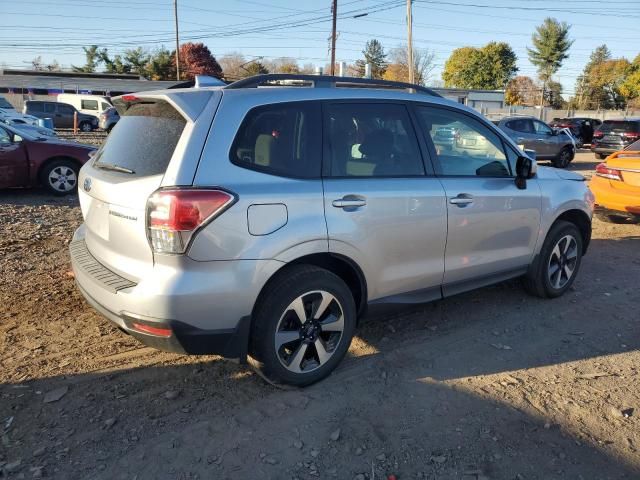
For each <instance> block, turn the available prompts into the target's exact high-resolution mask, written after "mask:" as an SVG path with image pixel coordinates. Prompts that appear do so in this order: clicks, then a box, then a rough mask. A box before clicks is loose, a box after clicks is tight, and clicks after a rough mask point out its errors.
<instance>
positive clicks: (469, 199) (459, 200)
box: [449, 193, 473, 207]
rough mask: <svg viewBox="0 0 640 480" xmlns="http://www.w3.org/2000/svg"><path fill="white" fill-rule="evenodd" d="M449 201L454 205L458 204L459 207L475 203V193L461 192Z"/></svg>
mask: <svg viewBox="0 0 640 480" xmlns="http://www.w3.org/2000/svg"><path fill="white" fill-rule="evenodd" d="M449 203H450V204H452V205H458V206H459V207H466V206H467V205H469V204H470V203H473V195H469V194H468V193H461V194H459V195H458V196H457V197H453V198H450V199H449Z"/></svg>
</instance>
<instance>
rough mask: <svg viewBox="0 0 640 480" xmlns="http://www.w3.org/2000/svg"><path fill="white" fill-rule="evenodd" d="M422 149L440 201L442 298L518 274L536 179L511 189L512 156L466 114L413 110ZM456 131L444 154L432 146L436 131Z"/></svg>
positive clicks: (534, 219) (531, 230) (529, 254)
mask: <svg viewBox="0 0 640 480" xmlns="http://www.w3.org/2000/svg"><path fill="white" fill-rule="evenodd" d="M416 116H417V117H418V119H419V121H420V124H421V129H422V131H423V132H424V134H425V137H426V140H427V142H429V145H430V148H431V151H432V155H431V157H432V158H433V159H434V168H435V173H436V175H437V176H438V178H439V180H440V181H441V182H442V185H443V186H444V189H445V192H446V196H447V212H448V220H447V231H448V233H447V247H446V251H445V258H444V263H445V265H444V282H443V283H444V285H443V292H444V294H445V295H451V294H455V293H458V292H460V291H464V290H467V289H470V288H475V287H477V286H481V285H484V284H489V283H493V282H495V281H496V280H498V279H500V278H508V277H510V276H513V275H517V274H520V273H524V271H525V270H526V268H527V266H528V265H529V263H530V262H531V260H532V258H533V252H534V249H535V244H536V240H537V237H538V230H539V227H540V210H541V194H540V188H539V186H538V183H537V180H535V179H532V180H529V181H528V182H527V188H526V189H524V190H520V189H518V188H517V187H516V185H515V181H514V174H513V170H514V168H515V161H516V159H517V152H516V150H515V149H512V148H511V147H510V146H509V145H508V144H506V142H503V141H502V140H501V138H500V136H499V135H498V134H497V132H496V131H494V130H493V129H492V127H490V126H489V125H487V124H485V123H484V122H482V121H481V120H479V119H478V118H476V117H475V116H472V114H468V113H466V112H461V111H459V110H453V109H448V108H444V107H434V106H418V107H416ZM454 124H455V125H458V129H459V131H460V132H461V134H460V136H459V139H458V141H457V142H456V144H455V145H454V147H453V148H452V149H450V150H441V149H438V148H437V147H436V145H435V144H434V143H433V142H431V139H432V138H433V135H434V132H435V131H436V130H437V129H438V128H440V127H443V126H447V125H454Z"/></svg>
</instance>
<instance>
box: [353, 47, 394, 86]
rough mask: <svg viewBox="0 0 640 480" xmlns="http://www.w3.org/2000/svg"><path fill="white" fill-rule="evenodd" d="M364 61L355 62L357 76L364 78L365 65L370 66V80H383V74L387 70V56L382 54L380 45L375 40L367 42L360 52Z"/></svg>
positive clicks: (382, 50)
mask: <svg viewBox="0 0 640 480" xmlns="http://www.w3.org/2000/svg"><path fill="white" fill-rule="evenodd" d="M362 55H363V56H364V59H361V60H356V71H357V76H359V77H364V74H365V68H366V67H365V66H366V64H367V63H370V64H371V78H383V76H384V72H385V70H386V69H387V61H386V59H387V54H386V53H384V48H383V47H382V44H381V43H380V42H379V41H378V40H376V39H375V38H374V39H372V40H369V41H368V42H367V43H366V45H365V47H364V50H362Z"/></svg>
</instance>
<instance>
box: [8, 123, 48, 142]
mask: <svg viewBox="0 0 640 480" xmlns="http://www.w3.org/2000/svg"><path fill="white" fill-rule="evenodd" d="M3 127H4V128H6V129H7V130H10V131H11V133H13V134H15V135H20V136H21V137H22V138H26V139H27V140H44V139H45V138H44V137H43V136H41V135H38V134H37V133H36V132H33V131H27V129H26V128H21V127H20V126H16V125H3Z"/></svg>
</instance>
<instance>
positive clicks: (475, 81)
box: [442, 42, 518, 90]
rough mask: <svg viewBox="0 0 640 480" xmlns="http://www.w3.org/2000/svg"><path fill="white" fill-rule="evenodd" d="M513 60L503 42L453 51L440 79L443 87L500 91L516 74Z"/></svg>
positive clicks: (512, 52)
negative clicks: (443, 84)
mask: <svg viewBox="0 0 640 480" xmlns="http://www.w3.org/2000/svg"><path fill="white" fill-rule="evenodd" d="M517 59H518V58H517V56H516V54H515V53H514V51H513V49H512V48H511V47H510V46H509V45H508V44H507V43H504V42H490V43H488V44H487V45H485V46H484V47H482V48H476V47H462V48H457V49H455V50H454V51H453V52H452V53H451V56H450V57H449V58H448V60H447V61H446V62H445V65H444V71H443V73H442V79H443V80H444V82H445V85H446V86H447V87H457V88H481V89H485V90H497V89H502V88H505V86H506V85H507V83H508V82H509V80H511V78H513V76H514V75H515V74H516V72H517V71H518V67H517V66H516V61H517Z"/></svg>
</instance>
